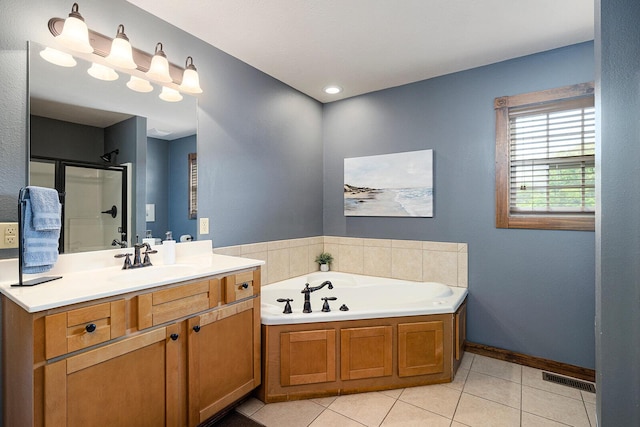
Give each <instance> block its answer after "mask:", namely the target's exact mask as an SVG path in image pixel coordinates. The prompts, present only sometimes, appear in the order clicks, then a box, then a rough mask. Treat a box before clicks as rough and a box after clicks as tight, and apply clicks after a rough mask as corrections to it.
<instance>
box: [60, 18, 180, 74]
mask: <svg viewBox="0 0 640 427" xmlns="http://www.w3.org/2000/svg"><path fill="white" fill-rule="evenodd" d="M48 25H49V31H50V32H51V34H53V36H54V37H56V36H58V35H59V34H61V33H62V28H63V26H64V19H63V18H51V19H49V24H48ZM89 40H90V43H91V46H92V47H93V53H95V54H96V55H99V56H101V57H103V58H106V57H107V55H109V52H110V50H111V44H112V42H113V39H112V38H110V37H108V36H105V35H103V34H100V33H98V32H95V31H93V30H92V29H91V28H89ZM132 53H133V60H134V61H135V63H136V65H137V69H138V70H140V71H142V72H143V73H146V72H147V71H149V67H150V65H151V58H152V57H153V55H151V54H149V53H147V52H145V51H142V50H140V49H137V48H135V47H132ZM169 74H170V75H171V79H172V80H173V83H175V84H177V85H180V84H181V83H182V76H183V74H184V68H182V67H179V66H177V65H175V64H172V63H171V62H169Z"/></svg>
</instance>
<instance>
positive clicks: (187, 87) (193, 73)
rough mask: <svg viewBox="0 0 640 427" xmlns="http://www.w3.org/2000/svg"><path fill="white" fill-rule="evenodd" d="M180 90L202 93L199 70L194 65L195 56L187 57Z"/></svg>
mask: <svg viewBox="0 0 640 427" xmlns="http://www.w3.org/2000/svg"><path fill="white" fill-rule="evenodd" d="M180 90H181V91H183V92H187V93H194V94H195V93H202V89H201V88H200V77H198V70H196V67H195V66H194V65H193V58H191V57H190V56H189V57H187V62H186V65H185V69H184V73H182V83H181V84H180Z"/></svg>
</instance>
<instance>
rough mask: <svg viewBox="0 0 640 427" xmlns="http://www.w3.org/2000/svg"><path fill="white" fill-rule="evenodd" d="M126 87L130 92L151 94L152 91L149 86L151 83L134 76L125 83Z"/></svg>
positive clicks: (151, 87)
mask: <svg viewBox="0 0 640 427" xmlns="http://www.w3.org/2000/svg"><path fill="white" fill-rule="evenodd" d="M127 87H128V88H129V89H131V90H134V91H136V92H142V93H147V92H151V91H152V90H153V86H152V85H151V83H149V82H148V81H147V80H145V79H141V78H140V77H136V76H131V78H130V79H129V81H128V82H127Z"/></svg>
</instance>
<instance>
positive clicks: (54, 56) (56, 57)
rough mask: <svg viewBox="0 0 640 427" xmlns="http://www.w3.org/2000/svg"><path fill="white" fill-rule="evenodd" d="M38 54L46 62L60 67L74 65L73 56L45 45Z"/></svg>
mask: <svg viewBox="0 0 640 427" xmlns="http://www.w3.org/2000/svg"><path fill="white" fill-rule="evenodd" d="M40 56H41V57H42V58H43V59H44V60H45V61H47V62H50V63H52V64H55V65H59V66H61V67H75V66H76V64H77V62H76V60H75V59H74V58H73V56H71V55H69V54H68V53H65V52H61V51H59V50H57V49H54V48H51V47H46V48H44V49H43V50H41V51H40Z"/></svg>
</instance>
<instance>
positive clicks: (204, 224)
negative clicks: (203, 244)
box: [200, 218, 209, 234]
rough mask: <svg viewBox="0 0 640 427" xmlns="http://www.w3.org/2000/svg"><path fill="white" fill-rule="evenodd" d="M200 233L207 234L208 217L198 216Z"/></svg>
mask: <svg viewBox="0 0 640 427" xmlns="http://www.w3.org/2000/svg"><path fill="white" fill-rule="evenodd" d="M200 234H209V218H200Z"/></svg>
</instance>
